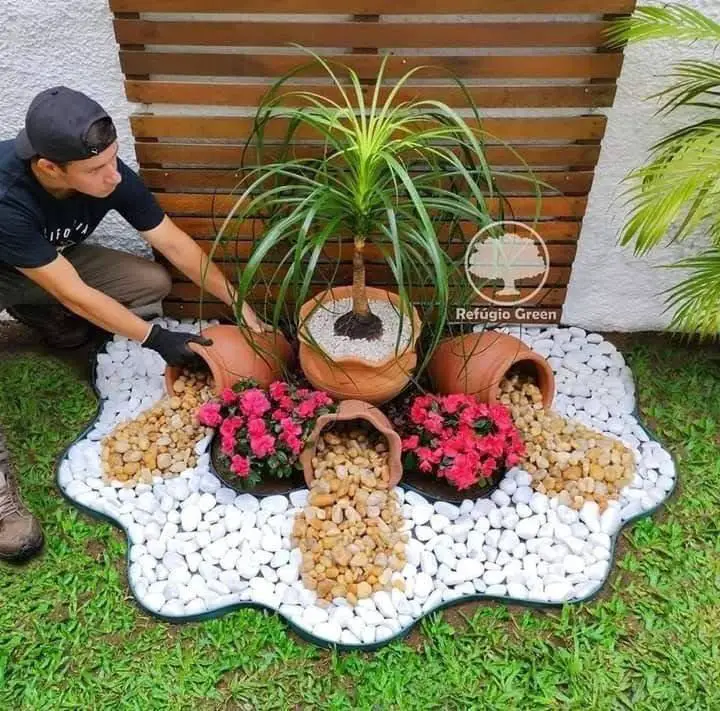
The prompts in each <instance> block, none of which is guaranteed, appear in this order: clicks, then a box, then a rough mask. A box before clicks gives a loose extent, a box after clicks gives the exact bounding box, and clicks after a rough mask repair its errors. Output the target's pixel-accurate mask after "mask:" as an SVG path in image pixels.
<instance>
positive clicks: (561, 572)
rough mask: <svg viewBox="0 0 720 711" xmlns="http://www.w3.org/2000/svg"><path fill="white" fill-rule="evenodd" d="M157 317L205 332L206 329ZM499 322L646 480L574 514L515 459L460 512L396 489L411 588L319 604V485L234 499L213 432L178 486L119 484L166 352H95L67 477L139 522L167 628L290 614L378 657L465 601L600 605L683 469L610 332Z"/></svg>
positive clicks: (114, 516) (135, 573)
mask: <svg viewBox="0 0 720 711" xmlns="http://www.w3.org/2000/svg"><path fill="white" fill-rule="evenodd" d="M155 321H156V322H158V323H163V324H164V325H166V326H168V327H170V328H182V329H184V330H188V329H190V330H197V329H198V328H199V323H196V322H185V323H180V322H178V321H174V320H171V319H156V320H155ZM501 330H504V331H505V332H510V333H513V334H514V335H517V336H519V337H521V338H522V339H523V340H524V341H525V342H526V343H527V344H528V345H529V346H530V347H531V348H533V349H534V350H535V351H537V352H538V353H540V354H541V355H543V356H545V357H547V358H548V361H549V362H550V364H551V366H552V367H553V370H554V372H555V376H556V380H557V395H556V398H555V403H554V406H555V408H556V409H557V410H558V411H559V412H561V413H562V414H564V415H566V416H570V417H575V418H576V419H578V420H580V421H582V422H583V423H584V424H587V425H588V426H590V427H593V428H595V429H597V430H599V431H602V432H604V433H606V434H610V435H613V436H618V437H620V438H621V439H622V440H623V441H624V442H625V443H626V444H627V445H628V446H630V447H631V448H632V449H633V450H634V451H635V454H636V475H635V479H634V481H633V482H632V483H631V484H630V485H629V486H628V487H625V489H623V491H622V497H621V499H620V500H619V501H618V502H613V504H612V505H611V506H610V507H609V508H608V509H607V510H606V511H605V512H604V513H603V514H602V515H600V514H599V512H598V511H597V507H596V506H593V505H592V504H590V505H586V506H585V507H584V508H583V509H582V510H581V511H580V512H576V511H573V510H572V509H569V508H567V507H565V506H562V505H558V502H557V500H556V499H550V498H549V497H547V496H545V495H544V494H540V493H539V492H534V491H533V490H532V489H531V488H530V486H529V484H530V476H529V474H527V473H526V472H524V471H522V470H520V469H517V468H516V469H513V470H512V471H510V472H508V474H506V476H505V478H504V479H503V481H502V482H501V483H500V486H499V488H498V489H497V490H496V491H495V492H494V493H493V494H492V495H491V496H490V497H489V498H487V499H479V500H477V501H470V500H465V501H463V503H462V504H461V505H459V506H455V505H453V504H450V503H446V502H442V501H441V502H436V503H435V504H432V503H429V502H427V501H426V500H424V499H423V497H421V496H420V495H419V494H417V493H415V492H412V491H409V490H405V489H403V488H402V484H401V485H400V486H399V487H397V488H396V491H397V493H398V495H399V497H400V501H401V504H402V508H403V514H404V516H405V519H406V524H405V528H406V530H407V531H408V532H410V534H411V538H410V542H409V543H408V564H407V565H406V567H405V568H404V569H403V571H401V573H400V575H402V577H403V579H404V581H405V586H406V591H405V593H401V592H400V591H399V590H394V591H393V592H392V593H384V592H382V593H375V594H374V595H373V596H372V597H371V598H369V599H366V600H362V601H360V603H359V604H358V605H357V606H356V607H355V608H351V607H350V606H349V605H348V604H347V602H346V601H344V600H340V599H338V600H335V601H334V603H333V604H332V605H330V606H329V607H328V608H323V607H319V606H318V605H316V604H315V602H316V598H315V594H314V593H313V592H312V591H310V590H307V589H305V588H304V586H303V585H302V583H301V582H300V581H299V567H298V566H299V563H300V555H299V551H298V550H297V549H292V547H291V543H290V533H291V531H292V523H293V518H294V515H295V513H296V512H297V511H299V510H301V509H302V507H303V505H304V503H305V500H306V497H307V490H300V491H294V492H292V493H291V494H290V495H289V496H287V497H285V496H269V497H265V498H262V499H261V498H258V497H255V496H252V495H250V494H240V495H238V494H236V493H235V492H234V491H232V490H230V489H229V488H227V487H224V486H223V485H222V484H221V482H220V481H219V480H218V479H217V478H216V477H215V476H214V475H213V474H212V473H211V472H210V463H209V448H208V447H209V438H206V439H205V440H203V441H202V442H200V443H199V444H198V446H197V448H196V451H197V454H198V464H197V466H196V467H195V468H194V469H188V470H187V471H185V472H183V473H182V474H180V475H179V476H177V477H175V478H173V479H167V480H163V479H161V478H159V477H158V478H156V480H155V481H154V482H153V484H152V485H150V484H137V485H136V486H134V487H125V486H123V485H122V484H121V483H120V482H112V484H111V485H106V484H105V483H104V482H103V480H102V478H101V469H100V457H99V448H100V440H101V439H102V437H103V436H104V435H105V434H107V433H108V432H109V431H110V430H111V429H112V428H113V427H114V426H115V425H116V424H117V423H118V422H120V421H122V420H124V419H128V418H131V417H134V416H136V415H137V414H139V412H141V411H142V410H144V409H146V408H147V407H149V406H151V405H152V404H154V402H155V401H156V400H157V399H159V398H160V397H162V395H163V394H164V383H163V371H164V362H163V361H162V359H161V358H160V357H159V356H158V355H157V354H156V353H154V352H152V351H148V350H146V349H143V348H141V347H140V346H139V344H136V343H134V342H131V341H128V340H127V339H124V338H118V337H115V338H114V339H112V340H110V341H108V343H107V344H106V346H105V349H104V351H102V352H100V353H98V355H97V361H96V364H95V370H94V387H95V389H96V392H97V393H98V396H99V397H100V398H101V402H100V406H99V409H98V414H97V416H96V418H95V420H94V422H93V423H92V424H91V425H90V426H89V428H88V429H87V430H86V431H85V432H84V433H83V434H82V435H81V436H80V438H78V440H77V441H76V442H75V443H73V444H72V445H71V446H70V447H68V449H67V451H66V452H65V453H64V454H63V456H62V457H61V458H60V460H59V462H58V466H57V482H58V486H59V488H60V490H61V492H62V493H63V495H64V496H65V497H66V498H67V499H68V500H69V501H71V502H72V503H73V504H75V505H76V506H78V507H79V508H81V509H82V510H84V511H86V512H88V513H90V514H91V515H95V516H99V517H102V518H104V519H107V520H109V521H110V522H112V523H114V524H115V525H117V526H119V527H120V528H121V529H122V530H124V531H125V533H126V535H127V537H128V542H129V547H128V580H129V583H130V587H131V590H132V592H133V595H134V597H135V599H136V601H137V603H138V605H139V606H140V607H141V608H142V609H144V610H145V611H146V612H148V613H150V614H152V615H154V616H156V617H158V618H160V619H163V620H167V621H172V622H187V621H196V620H200V619H206V618H209V617H214V616H217V615H220V614H225V613H227V612H229V611H231V610H234V609H236V608H239V607H247V606H252V607H258V608H264V609H269V610H272V611H275V612H278V613H279V614H280V615H282V616H283V617H284V619H285V620H286V621H287V623H288V624H289V626H290V627H291V628H292V629H293V630H294V631H296V632H297V633H298V634H299V635H300V636H302V637H303V638H304V639H307V640H308V641H311V642H313V643H315V644H317V645H320V646H326V647H327V646H336V647H337V648H339V649H364V650H373V649H377V648H379V647H381V646H383V645H385V644H387V643H388V642H390V641H392V640H394V639H397V638H400V637H402V636H404V635H406V634H408V633H409V632H410V630H411V629H412V627H413V626H414V625H415V624H416V623H417V622H419V621H420V620H421V619H422V617H424V616H425V615H427V614H429V613H431V612H433V611H435V610H438V609H441V608H443V607H447V606H449V605H452V604H457V603H459V602H464V601H468V600H477V599H493V600H498V601H507V602H512V603H515V604H525V605H541V606H557V605H563V604H566V603H576V602H581V601H586V600H588V599H590V598H592V597H594V596H595V595H596V594H597V593H598V592H599V590H600V589H601V588H602V586H603V585H604V583H605V582H606V580H607V577H608V575H609V571H610V567H611V561H612V560H613V557H614V552H615V544H616V540H617V536H618V535H619V533H620V531H621V529H622V527H623V526H624V525H626V524H628V523H630V522H631V521H633V520H635V519H637V518H640V517H642V516H645V515H648V514H649V513H652V512H653V511H654V510H655V509H656V508H658V507H659V506H660V505H661V504H662V503H663V502H664V501H665V500H666V499H667V498H668V497H669V496H670V495H671V493H672V491H673V490H674V487H675V484H676V471H675V465H674V462H673V459H672V456H671V455H670V454H669V453H668V452H667V451H665V450H664V449H663V448H662V446H661V445H660V444H659V443H658V442H657V441H656V440H654V438H653V437H652V436H651V435H650V434H649V433H648V432H647V431H646V429H645V428H644V427H643V426H642V425H641V424H640V422H639V420H638V419H637V417H636V414H635V396H634V384H633V380H632V374H631V373H630V370H629V368H628V367H627V366H626V365H625V362H624V359H623V357H622V355H621V354H620V353H619V352H618V351H617V350H616V349H615V347H614V346H612V344H610V343H609V342H607V341H605V340H604V339H603V338H602V336H600V335H599V334H592V333H590V334H587V333H586V332H585V331H584V330H582V329H579V328H573V327H571V328H559V327H551V328H523V329H516V328H511V327H508V328H505V329H501Z"/></svg>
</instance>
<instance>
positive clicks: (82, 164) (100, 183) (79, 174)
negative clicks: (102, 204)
mask: <svg viewBox="0 0 720 711" xmlns="http://www.w3.org/2000/svg"><path fill="white" fill-rule="evenodd" d="M117 154H118V142H117V141H114V142H113V143H112V144H111V145H109V146H108V147H107V148H106V149H105V150H104V151H103V152H102V153H98V155H96V156H93V157H92V158H86V159H85V160H75V161H72V162H71V163H68V164H67V165H66V166H65V169H64V170H60V171H59V174H58V177H59V178H60V180H62V181H63V182H64V183H65V185H64V187H67V188H69V189H71V190H76V191H77V192H79V193H84V194H85V195H90V196H92V197H96V198H104V197H107V196H108V195H110V193H111V192H112V191H113V190H115V188H116V187H117V186H118V185H119V184H120V180H121V177H120V173H119V172H118V169H117Z"/></svg>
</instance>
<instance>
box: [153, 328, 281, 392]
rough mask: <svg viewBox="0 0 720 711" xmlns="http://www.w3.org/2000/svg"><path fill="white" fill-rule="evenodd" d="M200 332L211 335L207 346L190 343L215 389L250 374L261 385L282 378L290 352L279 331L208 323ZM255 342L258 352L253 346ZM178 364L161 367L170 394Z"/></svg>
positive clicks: (263, 385) (231, 383) (177, 371)
mask: <svg viewBox="0 0 720 711" xmlns="http://www.w3.org/2000/svg"><path fill="white" fill-rule="evenodd" d="M202 335H203V336H205V337H206V338H210V339H212V342H213V344H212V345H211V346H201V345H199V344H197V343H190V344H189V348H190V349H191V350H193V351H195V352H196V353H197V354H198V355H199V356H200V357H201V358H202V359H203V360H204V361H205V362H206V363H207V365H208V367H209V368H210V372H211V373H212V376H213V379H214V381H215V392H216V393H220V392H221V391H222V390H223V389H224V388H231V387H232V386H233V385H235V383H237V382H238V380H241V379H242V378H254V379H255V380H256V381H257V382H258V385H259V386H260V387H262V388H266V387H268V385H270V383H272V382H273V381H274V380H278V379H280V378H282V375H283V369H284V368H287V367H288V366H289V365H290V364H291V362H292V360H293V352H292V348H291V347H290V344H289V343H288V342H287V339H286V338H285V336H283V334H282V333H281V332H280V331H273V332H272V333H255V332H254V331H251V330H250V329H247V328H242V329H241V328H239V327H238V326H232V325H223V326H210V327H209V328H206V329H204V330H203V334H202ZM252 344H255V345H256V346H257V347H258V348H259V349H261V350H260V351H259V352H258V351H257V350H255V349H254V348H253V345H252ZM181 372H182V368H177V367H173V366H167V367H166V368H165V389H166V390H167V392H168V394H169V395H173V384H174V383H175V381H176V380H177V378H178V376H179V375H180V373H181Z"/></svg>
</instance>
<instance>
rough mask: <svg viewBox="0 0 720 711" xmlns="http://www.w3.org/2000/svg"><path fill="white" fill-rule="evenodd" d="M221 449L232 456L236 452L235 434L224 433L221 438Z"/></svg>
mask: <svg viewBox="0 0 720 711" xmlns="http://www.w3.org/2000/svg"><path fill="white" fill-rule="evenodd" d="M220 451H221V452H222V453H223V454H224V455H226V456H228V457H229V456H230V455H231V454H234V453H235V435H223V436H222V438H221V440H220Z"/></svg>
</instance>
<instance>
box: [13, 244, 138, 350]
mask: <svg viewBox="0 0 720 711" xmlns="http://www.w3.org/2000/svg"><path fill="white" fill-rule="evenodd" d="M18 271H20V272H21V273H22V274H24V275H25V276H26V277H28V279H32V281H34V282H35V283H36V284H38V285H39V286H41V287H42V288H43V289H44V290H45V291H47V292H48V293H49V294H50V295H51V296H54V297H55V298H56V299H57V300H58V301H59V302H60V303H62V304H63V305H64V306H66V307H67V308H68V309H70V310H71V311H73V312H74V313H76V314H78V315H79V316H82V317H83V318H84V319H87V320H88V321H90V322H92V323H94V324H95V325H96V326H100V328H103V329H105V330H106V331H110V332H112V333H117V334H120V335H122V336H126V337H127V338H132V339H133V340H135V341H143V340H144V339H145V337H146V336H147V335H148V333H149V331H150V325H149V324H148V323H147V322H146V321H143V320H142V319H141V318H140V317H139V316H136V315H135V314H134V313H133V312H132V311H130V310H129V309H127V308H125V307H124V306H123V305H122V304H121V303H120V302H118V301H115V299H113V298H111V297H110V296H108V295H107V294H103V293H102V292H101V291H98V290H97V289H93V288H92V287H91V286H88V285H87V284H86V283H85V282H84V281H83V280H82V279H81V278H80V275H79V274H78V273H77V271H75V267H73V265H72V264H71V263H70V262H69V261H68V260H67V259H65V257H63V256H62V255H58V256H57V258H56V259H55V260H54V261H52V262H50V264H47V265H45V266H43V267H36V268H32V269H21V268H19V267H18Z"/></svg>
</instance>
